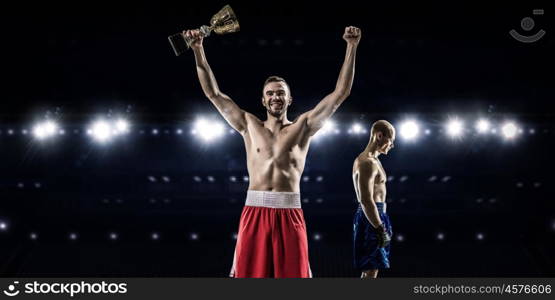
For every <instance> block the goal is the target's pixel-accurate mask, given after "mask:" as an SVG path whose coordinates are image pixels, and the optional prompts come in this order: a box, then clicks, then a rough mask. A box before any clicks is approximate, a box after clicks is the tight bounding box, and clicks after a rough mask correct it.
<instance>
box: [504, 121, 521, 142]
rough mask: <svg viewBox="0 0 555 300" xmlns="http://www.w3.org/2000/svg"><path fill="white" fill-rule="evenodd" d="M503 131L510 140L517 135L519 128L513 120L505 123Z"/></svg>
mask: <svg viewBox="0 0 555 300" xmlns="http://www.w3.org/2000/svg"><path fill="white" fill-rule="evenodd" d="M501 132H503V136H504V137H505V138H506V139H508V140H510V139H513V138H515V137H516V135H517V133H518V128H517V127H516V124H515V123H513V122H507V123H505V124H504V125H503V127H501Z"/></svg>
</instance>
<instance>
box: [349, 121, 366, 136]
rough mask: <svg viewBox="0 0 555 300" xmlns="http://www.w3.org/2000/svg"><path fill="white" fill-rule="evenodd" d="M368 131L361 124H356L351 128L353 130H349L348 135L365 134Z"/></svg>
mask: <svg viewBox="0 0 555 300" xmlns="http://www.w3.org/2000/svg"><path fill="white" fill-rule="evenodd" d="M365 132H366V130H364V127H363V126H362V125H360V124H359V123H355V124H353V125H352V126H351V129H349V131H348V133H352V134H363V133H365Z"/></svg>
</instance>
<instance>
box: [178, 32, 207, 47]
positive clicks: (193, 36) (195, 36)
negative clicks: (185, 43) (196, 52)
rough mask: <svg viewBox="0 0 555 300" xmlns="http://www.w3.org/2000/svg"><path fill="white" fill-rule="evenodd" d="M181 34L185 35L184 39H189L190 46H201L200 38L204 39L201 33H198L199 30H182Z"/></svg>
mask: <svg viewBox="0 0 555 300" xmlns="http://www.w3.org/2000/svg"><path fill="white" fill-rule="evenodd" d="M183 36H184V37H185V39H187V40H189V41H191V42H190V44H189V46H191V48H200V47H202V40H203V39H204V36H203V35H202V33H200V30H198V29H193V30H185V31H183Z"/></svg>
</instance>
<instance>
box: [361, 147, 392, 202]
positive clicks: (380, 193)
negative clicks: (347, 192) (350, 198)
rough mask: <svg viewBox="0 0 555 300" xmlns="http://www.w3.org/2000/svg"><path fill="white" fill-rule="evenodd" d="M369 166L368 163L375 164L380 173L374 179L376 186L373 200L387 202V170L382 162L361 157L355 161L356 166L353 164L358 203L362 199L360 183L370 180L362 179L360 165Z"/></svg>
mask: <svg viewBox="0 0 555 300" xmlns="http://www.w3.org/2000/svg"><path fill="white" fill-rule="evenodd" d="M363 163H365V164H368V163H374V165H375V166H377V168H378V172H377V174H376V177H375V178H374V186H373V194H372V199H374V202H384V201H385V199H386V198H385V197H386V193H387V190H386V187H385V183H386V181H387V176H386V174H385V170H384V168H383V166H382V164H381V163H380V161H379V160H378V159H376V158H368V157H363V156H362V155H360V156H359V157H357V159H356V160H355V162H354V164H353V183H354V185H355V192H356V195H357V200H358V202H360V201H361V199H360V190H359V181H360V180H369V178H361V177H360V174H359V168H360V164H363Z"/></svg>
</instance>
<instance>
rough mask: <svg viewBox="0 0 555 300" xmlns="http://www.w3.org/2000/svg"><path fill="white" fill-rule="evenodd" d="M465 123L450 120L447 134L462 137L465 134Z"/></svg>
mask: <svg viewBox="0 0 555 300" xmlns="http://www.w3.org/2000/svg"><path fill="white" fill-rule="evenodd" d="M463 126H464V124H463V122H462V121H460V120H458V119H453V120H450V121H449V122H448V123H447V134H448V135H449V136H451V137H458V136H461V135H462V133H463Z"/></svg>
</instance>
